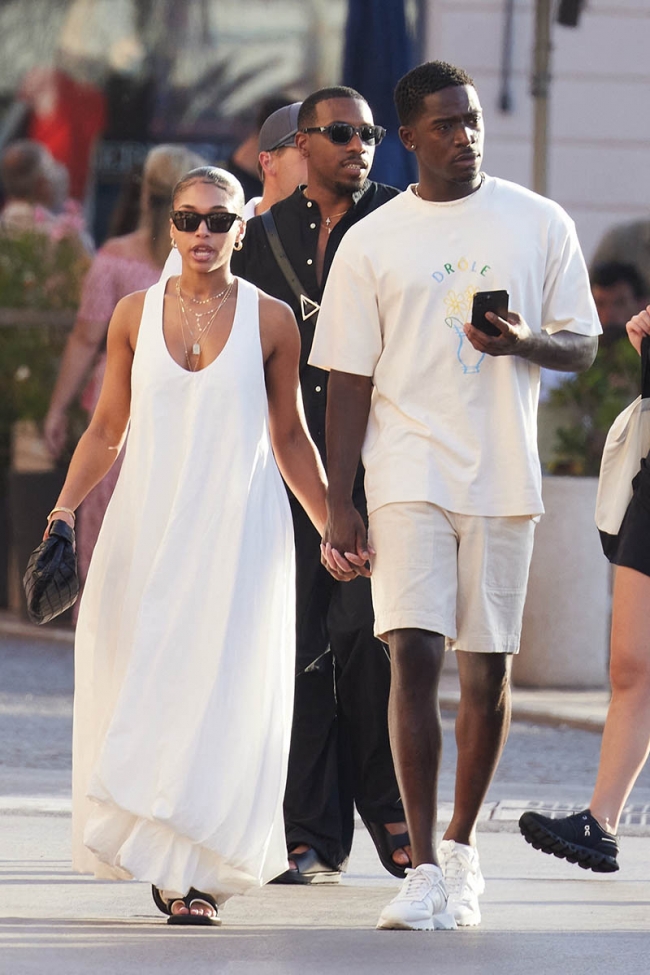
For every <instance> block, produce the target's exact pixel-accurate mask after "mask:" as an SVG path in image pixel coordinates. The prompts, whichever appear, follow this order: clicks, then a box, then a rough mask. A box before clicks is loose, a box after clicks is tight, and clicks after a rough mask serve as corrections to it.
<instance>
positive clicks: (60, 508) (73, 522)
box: [47, 504, 77, 525]
mask: <svg viewBox="0 0 650 975" xmlns="http://www.w3.org/2000/svg"><path fill="white" fill-rule="evenodd" d="M57 511H64V512H65V514H66V515H70V516H71V517H72V524H73V525H74V524H75V523H76V521H77V516H76V515H75V513H74V511H73V510H72V508H64V507H63V505H60V504H59V505H57V506H56V508H52V510H51V511H50V513H49V515H48V516H47V521H48V522H49V521H50V520H51V518H52V515H53V514H56V512H57Z"/></svg>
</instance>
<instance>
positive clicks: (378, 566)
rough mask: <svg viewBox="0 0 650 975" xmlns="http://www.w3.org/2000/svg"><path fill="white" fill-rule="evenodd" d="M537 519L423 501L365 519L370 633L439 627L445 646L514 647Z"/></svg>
mask: <svg viewBox="0 0 650 975" xmlns="http://www.w3.org/2000/svg"><path fill="white" fill-rule="evenodd" d="M536 521H537V518H535V517H533V516H531V515H523V516H517V517H512V518H488V517H482V516H478V515H459V514H455V513H454V512H452V511H445V509H444V508H439V507H438V506H437V505H435V504H429V503H428V502H425V501H414V502H412V501H409V502H400V503H396V504H387V505H384V506H383V507H381V508H378V509H377V510H376V511H373V512H372V514H371V515H370V518H369V541H370V544H371V545H372V547H373V548H374V550H375V552H376V553H377V554H376V556H374V558H373V563H372V579H371V582H372V599H373V604H374V610H375V633H376V635H377V636H380V637H384V636H385V634H387V633H389V632H390V631H391V630H398V629H406V628H416V629H421V630H429V631H431V632H433V633H442V634H444V636H445V637H447V648H448V649H451V650H471V651H475V652H479V653H517V651H518V650H519V638H520V635H521V620H522V616H523V611H524V600H525V598H526V586H527V583H528V570H529V567H530V558H531V555H532V551H533V535H534V531H535V522H536Z"/></svg>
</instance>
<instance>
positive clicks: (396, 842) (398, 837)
mask: <svg viewBox="0 0 650 975" xmlns="http://www.w3.org/2000/svg"><path fill="white" fill-rule="evenodd" d="M363 825H364V826H365V827H366V829H367V830H368V832H369V833H370V837H371V839H372V842H373V843H374V844H375V849H376V850H377V855H378V857H379V859H380V860H381V862H382V865H383V866H384V867H385V868H386V870H388V872H389V873H392V875H393V877H399V878H401V879H402V880H403V879H404V877H406V868H408V867H412V866H413V864H412V863H411V861H410V860H409V862H408V863H405V864H404V865H402V864H401V863H395V861H394V860H393V853H396V852H397V850H403V849H404V847H405V846H410V843H411V840H410V838H409V834H408V833H406V832H405V833H389V832H388V830H387V829H386V826H385V824H384V823H370V822H368V820H367V819H364V820H363Z"/></svg>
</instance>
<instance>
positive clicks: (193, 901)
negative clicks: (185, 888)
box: [167, 887, 221, 927]
mask: <svg viewBox="0 0 650 975" xmlns="http://www.w3.org/2000/svg"><path fill="white" fill-rule="evenodd" d="M183 901H184V903H185V906H186V907H187V909H188V911H189V912H190V913H189V914H172V915H171V917H168V918H167V924H187V925H192V924H195V925H203V926H205V927H209V926H210V925H212V926H216V927H218V926H219V925H220V924H221V918H220V917H219V908H218V907H217V902H216V901H215V899H214V897H213V896H212V895H211V894H204V893H203V891H201V890H195V889H194V887H190V890H189V893H188V894H187V895H186V896H185V897H184V898H183ZM197 904H202V905H203V904H204V905H205V906H206V907H209V908H211V910H213V911H214V914H192V913H191V912H192V907H193V906H195V905H197Z"/></svg>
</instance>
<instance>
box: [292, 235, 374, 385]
mask: <svg viewBox="0 0 650 975" xmlns="http://www.w3.org/2000/svg"><path fill="white" fill-rule="evenodd" d="M382 348H383V342H382V332H381V324H380V318H379V308H378V305H377V286H376V282H375V277H374V273H373V271H372V267H371V265H370V261H369V260H368V259H364V258H363V257H362V256H359V255H358V254H357V253H355V250H354V245H353V242H352V241H351V240H350V234H348V235H347V236H346V238H345V240H343V241H342V242H341V245H340V247H339V249H338V251H337V252H336V254H335V256H334V260H333V262H332V267H331V269H330V273H329V276H328V278H327V284H326V285H325V292H324V294H323V301H322V304H321V308H320V311H319V313H318V323H317V325H316V332H315V335H314V342H313V344H312V348H311V354H310V356H309V363H310V365H312V366H317V367H318V368H319V369H327V370H331V369H335V370H336V371H337V372H350V373H353V374H354V375H358V376H372V375H373V373H374V371H375V366H376V364H377V360H378V359H379V357H380V355H381V353H382Z"/></svg>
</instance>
